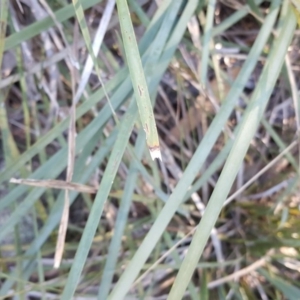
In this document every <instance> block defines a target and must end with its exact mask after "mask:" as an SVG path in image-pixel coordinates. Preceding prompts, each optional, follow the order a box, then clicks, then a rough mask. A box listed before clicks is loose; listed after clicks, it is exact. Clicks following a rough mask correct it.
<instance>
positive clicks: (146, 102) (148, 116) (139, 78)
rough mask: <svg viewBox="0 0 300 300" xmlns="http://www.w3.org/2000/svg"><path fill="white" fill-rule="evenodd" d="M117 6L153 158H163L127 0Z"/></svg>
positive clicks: (141, 116) (129, 66)
mask: <svg viewBox="0 0 300 300" xmlns="http://www.w3.org/2000/svg"><path fill="white" fill-rule="evenodd" d="M117 7H118V15H119V21H120V27H121V32H122V38H123V43H124V49H125V53H126V59H127V65H128V69H129V73H130V77H131V80H132V85H133V90H134V94H135V98H136V101H137V106H138V110H139V115H140V120H141V122H142V126H143V129H144V131H145V133H146V140H147V145H148V148H149V151H150V154H151V157H152V159H153V160H154V159H155V158H158V159H160V160H161V153H160V148H159V139H158V133H157V129H156V123H155V119H154V114H153V108H152V105H151V100H150V96H149V91H148V86H147V81H146V78H145V74H144V71H143V66H142V61H141V57H140V53H139V49H138V46H137V42H136V38H135V34H134V30H133V26H132V23H131V18H130V12H129V8H128V5H127V1H126V0H118V1H117Z"/></svg>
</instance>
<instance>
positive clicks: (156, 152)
mask: <svg viewBox="0 0 300 300" xmlns="http://www.w3.org/2000/svg"><path fill="white" fill-rule="evenodd" d="M149 150H150V155H151V158H152V160H155V158H157V159H159V160H160V161H162V159H161V152H160V148H159V146H155V147H149Z"/></svg>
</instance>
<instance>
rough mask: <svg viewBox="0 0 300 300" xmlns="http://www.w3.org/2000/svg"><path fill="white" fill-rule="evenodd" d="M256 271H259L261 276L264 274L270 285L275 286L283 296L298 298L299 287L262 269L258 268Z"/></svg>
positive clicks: (296, 299)
mask: <svg viewBox="0 0 300 300" xmlns="http://www.w3.org/2000/svg"><path fill="white" fill-rule="evenodd" d="M258 273H260V274H261V275H262V276H264V277H265V278H266V279H267V280H268V281H269V282H270V283H271V284H272V285H274V286H276V288H278V289H279V290H280V291H281V292H282V293H283V295H284V296H285V299H289V300H298V299H299V297H300V289H299V288H298V287H296V286H294V285H292V284H291V283H289V282H287V281H285V280H283V279H282V278H280V277H278V276H276V275H274V274H270V273H269V272H267V271H266V270H264V269H260V270H258Z"/></svg>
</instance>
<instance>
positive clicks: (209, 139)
mask: <svg viewBox="0 0 300 300" xmlns="http://www.w3.org/2000/svg"><path fill="white" fill-rule="evenodd" d="M197 4H198V1H194V2H193V1H189V2H188V5H187V7H186V11H184V12H183V14H182V19H181V20H180V21H179V24H178V25H177V26H178V28H177V27H176V28H175V30H174V34H173V35H172V37H171V38H170V41H169V43H168V45H167V47H166V51H165V53H164V55H163V56H162V59H161V61H162V62H164V60H165V58H164V57H165V56H167V55H171V53H172V49H174V47H175V45H177V43H178V41H176V39H180V38H181V35H180V34H179V30H180V28H181V27H182V26H185V25H186V23H187V21H188V20H189V19H190V17H191V15H192V14H193V12H194V10H195V8H196V6H197ZM275 20H276V11H275V12H273V13H272V14H271V13H270V14H269V15H268V17H267V18H266V20H265V23H264V25H263V29H262V30H261V31H260V33H259V35H258V37H257V39H256V41H255V43H254V45H253V47H252V49H251V52H250V53H249V57H248V59H247V61H246V62H245V63H244V66H243V68H242V70H241V71H240V74H239V76H238V77H237V79H236V81H235V82H234V84H233V86H232V88H231V90H230V92H229V93H228V95H227V97H226V99H225V100H224V104H223V106H222V108H221V109H220V111H219V113H218V115H217V116H216V117H215V119H214V120H213V122H212V124H211V126H210V128H209V129H208V131H207V132H206V134H205V136H204V138H203V139H202V141H201V144H200V145H199V146H198V148H197V150H196V152H195V154H194V156H193V157H192V159H191V161H190V163H189V165H188V167H187V168H186V170H185V174H184V175H183V177H182V178H181V179H180V181H179V182H178V184H177V186H176V188H175V190H174V191H173V193H172V195H171V196H170V198H169V200H168V201H167V203H166V205H165V206H164V208H163V209H162V211H161V213H160V215H159V216H158V217H157V219H156V221H155V223H154V224H153V226H152V228H151V229H150V231H149V232H148V234H147V235H146V237H145V239H144V240H143V242H142V244H141V246H140V247H139V249H138V250H137V252H136V254H135V255H134V257H133V259H132V260H131V262H130V263H129V265H128V266H127V268H126V270H125V272H124V273H123V274H122V276H121V278H120V279H119V281H118V283H117V284H116V286H115V288H114V290H113V292H112V293H111V295H110V298H109V299H120V298H122V297H124V296H125V295H126V293H127V292H128V290H129V288H130V286H131V284H132V283H133V281H134V280H135V279H136V277H137V276H138V273H139V271H140V270H141V268H142V266H143V265H144V263H145V262H146V260H147V258H148V257H149V255H150V253H151V251H152V249H153V248H154V246H155V244H156V242H157V241H158V239H159V238H160V236H161V235H162V233H163V231H164V230H165V228H166V226H167V225H168V223H169V221H170V220H171V218H172V217H173V215H174V213H175V211H176V209H177V207H178V206H179V205H180V204H181V202H182V199H183V197H184V195H185V193H186V191H187V190H188V189H189V187H190V185H191V183H192V182H193V180H194V178H195V176H196V175H197V173H198V172H199V170H200V169H201V167H202V166H203V163H204V162H205V160H206V158H207V156H208V155H209V153H210V151H211V149H212V147H213V145H214V143H215V142H216V140H217V138H218V136H219V135H220V133H221V130H222V128H223V127H224V124H225V122H226V121H227V119H228V117H229V115H230V113H231V111H232V109H233V107H234V105H235V103H236V101H237V99H238V97H239V96H240V94H241V93H242V91H243V88H244V87H245V85H246V83H247V81H248V79H249V77H250V75H251V73H252V71H253V69H254V66H255V63H256V62H257V60H258V58H259V55H260V53H261V51H262V49H263V47H264V45H265V43H266V41H267V39H268V37H269V34H270V32H271V31H272V29H273V24H274V22H275ZM180 22H182V23H180ZM179 26H180V27H179ZM174 50H175V49H174Z"/></svg>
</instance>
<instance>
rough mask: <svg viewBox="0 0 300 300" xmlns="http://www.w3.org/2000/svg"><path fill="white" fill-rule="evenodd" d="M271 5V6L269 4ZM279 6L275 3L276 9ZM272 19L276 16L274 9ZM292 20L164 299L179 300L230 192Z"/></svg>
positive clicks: (275, 75) (277, 68)
mask: <svg viewBox="0 0 300 300" xmlns="http://www.w3.org/2000/svg"><path fill="white" fill-rule="evenodd" d="M273 5H274V2H273ZM278 5H279V3H277V6H278ZM275 11H276V15H277V9H276V10H275ZM295 26H296V19H295V16H294V15H293V13H292V11H291V10H290V11H289V14H288V16H287V17H286V18H285V23H284V25H283V28H282V31H281V33H280V36H279V37H278V39H277V40H276V41H275V43H274V45H273V47H272V51H271V53H270V56H269V58H268V63H267V64H266V66H265V68H264V70H263V73H262V76H261V79H260V84H259V85H258V86H257V88H256V90H255V92H254V94H253V96H252V99H251V102H250V104H249V106H248V108H247V110H246V112H245V116H244V118H243V120H242V124H241V128H240V130H239V132H238V134H237V137H236V139H235V142H234V145H233V147H232V150H231V152H230V154H229V157H228V159H227V161H226V163H225V166H224V168H223V171H222V173H221V175H220V178H219V180H218V183H217V185H216V187H215V189H214V191H213V194H212V196H211V198H210V200H209V203H208V205H207V208H206V210H205V213H204V215H203V217H202V219H201V222H200V224H199V226H198V228H197V230H196V233H195V235H194V237H193V240H192V243H191V245H190V247H189V250H188V253H187V255H186V257H185V259H184V261H183V263H182V265H181V268H180V270H179V272H178V275H177V277H176V279H175V282H174V284H173V287H172V289H171V292H170V294H169V297H168V299H182V296H183V294H184V292H185V289H186V287H187V285H188V283H189V281H190V279H191V277H192V275H193V272H194V270H195V266H196V264H197V262H198V260H199V258H200V256H201V254H202V251H203V249H204V247H205V245H206V242H207V240H208V238H209V235H210V231H211V229H212V228H213V226H214V225H215V222H216V221H217V218H218V215H219V213H220V211H221V209H222V207H223V203H224V201H225V200H226V197H227V195H228V193H229V191H230V188H231V185H232V184H233V181H234V180H235V177H236V175H237V173H238V171H239V168H240V165H241V163H242V161H243V159H244V156H245V154H246V152H247V149H248V147H249V145H250V142H251V140H252V138H253V136H254V134H255V131H256V129H257V127H258V125H259V123H260V120H261V118H262V115H263V112H264V109H265V107H266V105H267V103H268V99H269V97H270V96H271V93H272V91H273V89H274V86H275V83H276V80H277V78H278V76H279V73H280V70H281V67H282V65H283V62H284V58H285V55H286V51H287V48H288V46H289V44H290V41H291V39H292V37H293V33H294V30H295Z"/></svg>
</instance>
